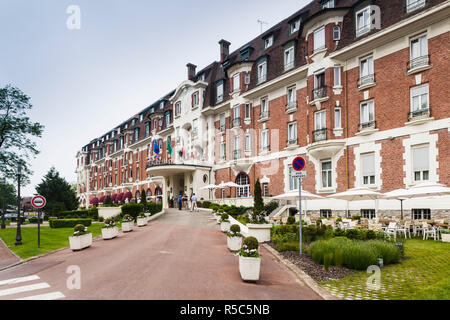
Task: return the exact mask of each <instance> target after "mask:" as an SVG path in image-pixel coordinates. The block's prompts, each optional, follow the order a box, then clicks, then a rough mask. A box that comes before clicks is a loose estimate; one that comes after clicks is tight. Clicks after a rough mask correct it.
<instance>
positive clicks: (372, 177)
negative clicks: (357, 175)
mask: <svg viewBox="0 0 450 320" xmlns="http://www.w3.org/2000/svg"><path fill="white" fill-rule="evenodd" d="M367 157H371V158H372V161H373V165H372V166H373V170H372V172H370V173H369V174H368V175H365V174H364V171H365V166H364V163H365V162H364V159H366V158H367ZM360 160H361V184H362V185H363V186H375V185H376V170H375V152H369V153H364V154H361V155H360Z"/></svg>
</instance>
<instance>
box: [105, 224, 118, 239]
mask: <svg viewBox="0 0 450 320" xmlns="http://www.w3.org/2000/svg"><path fill="white" fill-rule="evenodd" d="M118 235H119V228H117V227H114V228H103V229H102V237H103V240H110V239H114V238H115V237H117V236H118Z"/></svg>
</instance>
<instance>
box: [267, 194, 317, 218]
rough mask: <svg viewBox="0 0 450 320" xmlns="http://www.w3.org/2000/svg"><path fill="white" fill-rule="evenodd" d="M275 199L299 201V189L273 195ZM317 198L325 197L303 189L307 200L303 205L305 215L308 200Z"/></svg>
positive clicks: (304, 198)
mask: <svg viewBox="0 0 450 320" xmlns="http://www.w3.org/2000/svg"><path fill="white" fill-rule="evenodd" d="M273 199H274V200H292V201H298V191H294V192H288V193H283V194H280V195H278V196H276V197H273ZM316 199H324V198H323V197H321V196H318V195H316V194H313V193H311V192H308V191H306V190H303V189H302V200H305V206H304V207H303V212H304V214H303V215H305V214H306V211H307V208H306V200H316Z"/></svg>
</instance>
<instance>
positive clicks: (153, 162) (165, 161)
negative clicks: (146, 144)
mask: <svg viewBox="0 0 450 320" xmlns="http://www.w3.org/2000/svg"><path fill="white" fill-rule="evenodd" d="M167 165H172V159H170V158H168V159H158V160H150V161H148V162H147V165H146V167H145V168H146V169H148V168H151V167H158V166H167Z"/></svg>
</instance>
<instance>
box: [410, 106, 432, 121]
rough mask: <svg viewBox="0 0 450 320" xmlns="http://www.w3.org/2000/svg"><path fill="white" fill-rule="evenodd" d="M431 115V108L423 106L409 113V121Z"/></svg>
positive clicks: (426, 117)
mask: <svg viewBox="0 0 450 320" xmlns="http://www.w3.org/2000/svg"><path fill="white" fill-rule="evenodd" d="M430 117H431V108H422V109H417V110H414V111H411V112H409V113H408V121H416V120H422V119H429V118H430Z"/></svg>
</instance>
